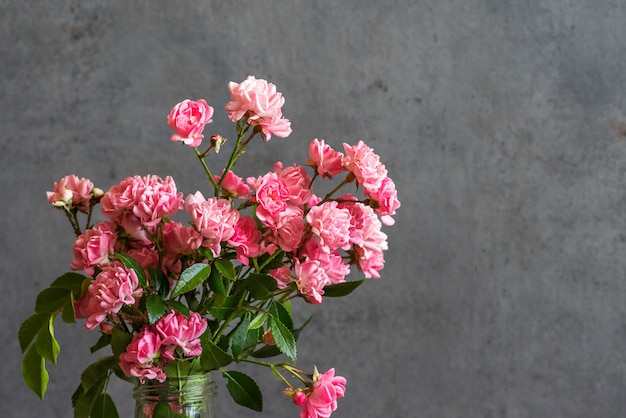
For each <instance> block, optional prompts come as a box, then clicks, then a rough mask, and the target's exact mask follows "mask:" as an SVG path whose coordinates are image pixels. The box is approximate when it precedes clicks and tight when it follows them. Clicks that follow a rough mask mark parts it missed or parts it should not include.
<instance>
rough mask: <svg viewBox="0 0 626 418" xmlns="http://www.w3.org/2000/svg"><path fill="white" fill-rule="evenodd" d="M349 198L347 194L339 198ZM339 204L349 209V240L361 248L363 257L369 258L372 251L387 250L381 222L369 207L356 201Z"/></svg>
mask: <svg viewBox="0 0 626 418" xmlns="http://www.w3.org/2000/svg"><path fill="white" fill-rule="evenodd" d="M350 199H351V197H349V195H347V196H344V197H342V198H341V200H350ZM339 206H340V207H345V208H346V209H348V210H349V211H350V215H351V216H352V223H351V225H350V242H351V243H352V244H353V245H354V246H355V247H359V248H360V249H361V254H362V255H363V257H364V258H369V255H370V254H371V253H372V252H383V251H386V250H387V248H388V245H387V235H386V234H385V233H384V232H382V230H381V229H382V224H381V222H380V220H379V219H378V216H376V213H374V210H373V209H372V208H371V207H369V206H366V205H364V204H362V203H358V202H356V203H347V202H341V203H340V204H339Z"/></svg>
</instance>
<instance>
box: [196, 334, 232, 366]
mask: <svg viewBox="0 0 626 418" xmlns="http://www.w3.org/2000/svg"><path fill="white" fill-rule="evenodd" d="M200 343H201V344H202V356H201V357H200V361H201V364H202V367H204V369H205V370H215V369H218V368H220V367H224V366H226V365H228V364H230V363H231V362H232V361H233V358H232V357H231V356H230V355H228V353H226V352H225V351H224V350H222V349H221V348H219V347H218V346H217V345H215V344H214V343H213V341H211V340H210V339H209V338H201V339H200Z"/></svg>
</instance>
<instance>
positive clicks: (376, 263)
mask: <svg viewBox="0 0 626 418" xmlns="http://www.w3.org/2000/svg"><path fill="white" fill-rule="evenodd" d="M355 252H356V255H357V266H358V267H359V270H361V272H363V275H364V276H365V277H366V278H368V279H380V274H379V273H378V272H379V271H380V270H382V269H383V267H385V255H384V254H383V253H382V252H378V251H374V252H371V253H370V254H369V257H367V258H366V257H365V256H364V252H363V249H362V248H360V247H355Z"/></svg>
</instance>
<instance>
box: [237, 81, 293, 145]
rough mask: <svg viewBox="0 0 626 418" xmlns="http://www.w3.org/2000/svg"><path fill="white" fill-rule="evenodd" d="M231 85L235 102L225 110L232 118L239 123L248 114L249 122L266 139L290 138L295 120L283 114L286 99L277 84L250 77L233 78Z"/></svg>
mask: <svg viewBox="0 0 626 418" xmlns="http://www.w3.org/2000/svg"><path fill="white" fill-rule="evenodd" d="M228 88H229V90H230V94H231V101H230V102H228V103H227V104H226V107H225V109H226V111H227V112H228V117H229V118H230V120H231V121H233V122H236V121H238V120H240V119H241V118H243V117H244V115H245V116H246V117H247V120H246V122H247V123H249V124H250V125H252V126H258V127H260V128H261V132H262V134H263V139H264V140H265V141H269V140H270V138H271V137H272V135H276V136H278V137H281V138H286V137H287V136H288V135H289V134H290V133H291V126H290V125H291V123H290V122H289V120H288V119H285V118H283V115H282V107H283V104H284V103H285V99H284V98H283V96H282V94H281V93H279V92H277V91H276V86H275V85H273V84H272V83H268V82H267V81H266V80H261V79H259V80H257V79H256V78H254V77H253V76H248V78H246V80H244V81H243V82H242V83H234V82H232V81H231V82H230V83H228Z"/></svg>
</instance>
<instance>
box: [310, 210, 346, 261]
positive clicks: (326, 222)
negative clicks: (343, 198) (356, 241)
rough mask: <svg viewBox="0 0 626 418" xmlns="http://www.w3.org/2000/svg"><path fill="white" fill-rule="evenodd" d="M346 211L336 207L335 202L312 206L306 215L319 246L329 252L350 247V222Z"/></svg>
mask: <svg viewBox="0 0 626 418" xmlns="http://www.w3.org/2000/svg"><path fill="white" fill-rule="evenodd" d="M351 219H352V217H351V216H350V212H349V211H348V210H347V209H344V208H341V207H338V203H337V202H336V201H332V200H331V201H329V202H324V203H322V204H320V205H318V206H313V207H312V208H311V209H310V210H309V213H307V215H306V221H307V222H308V223H309V225H310V226H311V231H312V232H313V233H314V234H315V235H316V236H317V237H318V238H319V241H320V245H321V246H322V247H327V248H329V249H331V250H334V249H337V248H343V249H348V248H349V247H350V245H349V242H350V221H351Z"/></svg>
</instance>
